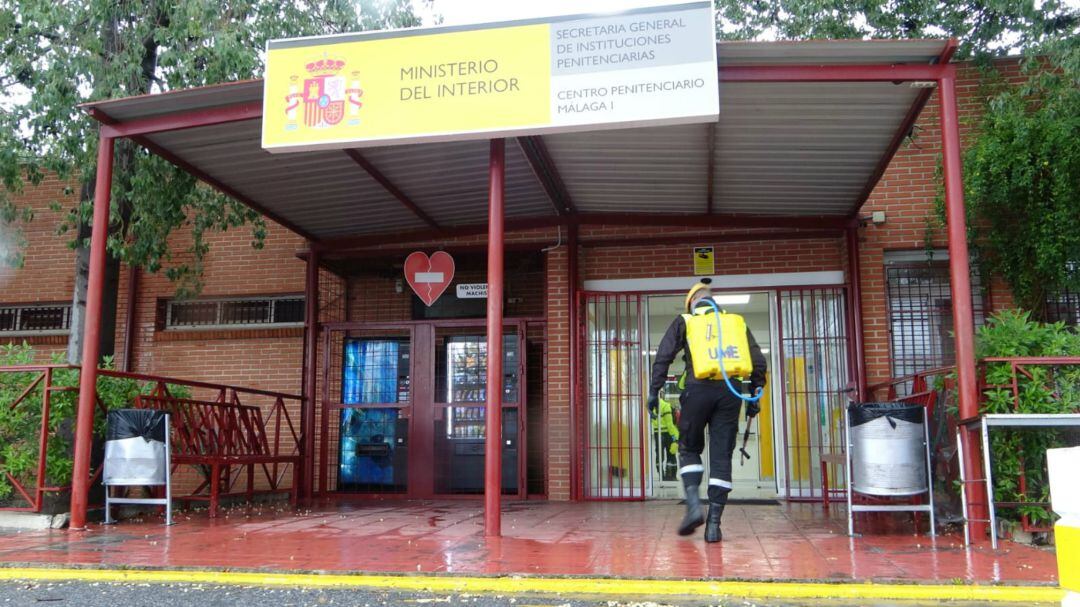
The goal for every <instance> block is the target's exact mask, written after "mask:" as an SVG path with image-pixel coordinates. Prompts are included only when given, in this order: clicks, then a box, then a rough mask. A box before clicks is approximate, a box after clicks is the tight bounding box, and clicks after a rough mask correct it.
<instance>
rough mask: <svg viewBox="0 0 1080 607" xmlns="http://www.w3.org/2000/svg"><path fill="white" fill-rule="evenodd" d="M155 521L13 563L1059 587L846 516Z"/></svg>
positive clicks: (526, 509)
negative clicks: (704, 522)
mask: <svg viewBox="0 0 1080 607" xmlns="http://www.w3.org/2000/svg"><path fill="white" fill-rule="evenodd" d="M226 514H227V516H222V517H220V518H218V519H210V518H208V517H207V516H206V513H205V512H202V511H195V512H189V513H181V514H178V515H177V516H176V520H177V521H178V524H176V525H175V526H173V527H165V526H163V525H162V524H161V522H160V518H158V517H156V516H153V517H147V518H145V519H143V520H141V521H127V522H123V523H121V524H119V525H116V526H111V527H105V526H102V525H91V528H90V529H89V530H88V531H85V532H70V531H62V530H61V531H41V532H21V533H19V532H14V531H0V562H7V563H29V564H64V565H95V566H100V565H105V566H134V567H164V568H174V567H213V568H221V567H228V568H238V569H255V570H290V571H339V572H340V571H345V572H360V571H363V572H405V573H416V572H421V573H455V574H466V575H468V574H480V575H489V574H529V575H586V576H619V577H650V578H688V579H702V578H713V579H756V580H826V581H847V580H875V581H885V580H895V581H924V582H937V583H1001V582H1005V583H1021V584H1030V583H1036V584H1055V583H1056V581H1057V565H1056V562H1055V556H1054V553H1053V551H1052V550H1046V549H1039V548H1033V547H1030V546H1021V545H1017V544H1011V543H1003V544H1002V548H1001V549H1000V550H998V551H996V552H995V551H992V550H991V549H990V547H989V544H987V543H984V544H983V545H980V546H978V547H977V548H972V549H966V548H964V546H963V545H962V542H961V541H960V538H959V536H957V535H947V536H942V537H938V538H937V539H936V540H935V539H931V538H928V537H926V536H924V535H916V534H914V533H913V532H912V529H911V528H910V527H911V526H910V525H899V526H894V527H893V528H892V529H891V530H890V532H889V533H888V534H883V535H866V536H864V537H861V538H856V539H852V538H849V537H847V535H846V518H845V516H844V514H843V511H842V510H841V509H838V508H834V510H833V512H832V513H825V512H823V510H822V508H821V506H820V505H811V504H785V505H746V506H742V505H733V506H730V507H729V509H728V512H727V514H726V515H725V518H724V542H723V543H721V544H711V545H707V544H705V543H704V542H703V541H702V539H701V535H700V533H699V534H698V535H697V536H696V537H689V538H683V537H679V536H677V535H676V533H675V528H676V526H677V524H678V521H679V518H680V516H681V509H680V507H679V506H678V505H677V504H676V503H675V502H663V501H654V502H641V503H597V502H586V503H565V502H522V503H511V504H507V505H506V509H505V515H504V519H503V533H504V537H502V538H499V539H485V538H484V536H483V527H482V526H483V517H482V507H481V504H480V503H478V502H473V501H445V502H400V503H392V502H383V503H377V502H367V503H362V504H361V503H358V504H353V505H340V504H338V505H327V506H325V507H322V508H320V509H318V510H316V511H302V512H299V513H298V512H294V511H293V510H291V509H288V508H287V507H286V506H285V505H284V504H279V505H265V506H260V507H251V508H246V507H245V508H237V509H233V510H230V511H227V513H226Z"/></svg>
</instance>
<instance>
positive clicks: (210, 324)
mask: <svg viewBox="0 0 1080 607" xmlns="http://www.w3.org/2000/svg"><path fill="white" fill-rule="evenodd" d="M303 323H304V297H303V296H299V295H283V296H277V297H242V298H231V299H211V300H195V301H180V300H173V301H170V302H169V303H168V306H167V310H166V319H165V327H166V328H170V329H174V328H193V327H194V328H229V327H248V326H252V325H262V326H268V325H269V326H297V325H302V324H303Z"/></svg>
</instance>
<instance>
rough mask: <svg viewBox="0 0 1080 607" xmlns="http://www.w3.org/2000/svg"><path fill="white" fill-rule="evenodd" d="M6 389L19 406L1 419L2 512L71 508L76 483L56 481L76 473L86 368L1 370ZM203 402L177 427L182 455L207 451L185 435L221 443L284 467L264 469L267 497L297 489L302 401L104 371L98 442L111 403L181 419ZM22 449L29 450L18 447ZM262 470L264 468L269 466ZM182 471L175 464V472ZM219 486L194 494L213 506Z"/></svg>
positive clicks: (224, 448)
mask: <svg viewBox="0 0 1080 607" xmlns="http://www.w3.org/2000/svg"><path fill="white" fill-rule="evenodd" d="M0 385H3V386H4V387H5V388H6V390H5V392H6V393H11V394H18V396H16V397H14V398H13V399H12V401H11V402H7V403H2V405H0V406H3V407H4V411H2V413H0V440H2V441H6V444H5V445H3V448H2V449H0V474H2V477H3V479H4V480H6V482H7V484H8V485H9V486H10V489H11V491H10V495H8V496H7V498H6V501H7V502H9V503H6V504H4V505H3V506H0V510H21V511H31V512H41V511H42V509H43V507H44V505H45V504H46V502H47V501H48V498H49V496H50V495H51V496H54V497H53V499H57V498H59V499H61V500H63V499H66V495H67V494H68V493H69V492H70V490H71V486H70V482H69V481H68V482H65V483H56V482H53V480H54V479H55V478H57V477H65V479H66V476H69V475H70V470H65V469H63V468H65V465H64V464H65V463H66V462H64V460H65V459H67V458H68V457H70V455H69V453H70V449H71V440H72V439H71V437H70V435H71V434H72V433H73V424H74V411H75V402H76V400H77V395H78V391H79V367H77V366H70V365H25V366H11V367H0ZM19 388H21V390H19ZM191 397H194V398H191ZM196 401H197V402H199V403H200V405H201V408H200V409H199V413H200V415H197V416H194V417H192V416H188V418H186V419H185V420H184V421H185V423H182V424H175V423H174V426H173V451H174V452H177V449H184V448H187V447H191V448H201V447H199V446H198V445H196V444H195V443H192V442H191V441H187V442H185V441H183V440H178V435H177V432H178V431H184V432H187V433H188V434H189V435H190V436H192V437H193V436H194V434H197V433H201V434H202V435H204V436H211V437H213V439H212V440H213V441H215V442H216V443H221V444H220V445H218V446H219V447H221V452H222V453H223V454H233V455H236V454H239V453H249V454H254V455H265V456H269V458H270V459H276V460H279V461H273V462H271V461H267V462H266V465H265V466H263V467H264V469H265V475H266V483H265V489H269V490H275V491H276V490H281V488H282V487H283V486H284V485H285V484H286V481H288V482H289V483H292V484H295V480H294V479H295V474H294V472H295V470H296V469H297V468H298V467H302V466H299V465H298V464H297V463H296V462H299V461H300V457H301V453H300V444H301V437H300V434H299V432H298V430H297V428H296V426H295V425H294V423H293V419H298V417H297V416H298V415H299V409H300V405H301V403H302V397H300V396H298V395H293V394H285V393H281V392H272V391H268V390H258V389H252V388H243V387H239V386H230V385H225V384H215V383H209V382H199V381H189V380H183V379H176V378H169V377H161V376H156V375H145V374H139V373H122V372H119V371H109V370H101V371H100V376H99V380H98V394H97V407H98V411H97V413H98V415H97V416H96V417H95V434H100V431H101V430H103V429H104V421H105V413H106V411H107V404H106V403H107V402H109V403H113V404H114V405H119V406H124V407H153V408H166V409H168V410H170V412H172V413H173V414H174V417H175V416H176V414H177V413H180V410H179V409H180V408H183V406H182V405H183V403H184V402H196ZM174 409H176V411H174ZM233 414H235V415H233ZM226 418H228V419H226ZM234 418H235V419H234ZM241 418H242V419H241ZM229 419H234V421H235V422H236V423H229V421H228V420H229ZM69 420H70V423H68V421H69ZM219 422H220V423H219ZM31 430H32V431H33V432H31ZM31 433H32V434H34V435H35V439H36V442H37V444H36V449H34V448H33V447H34V446H33V445H29V444H28V443H26V441H27V440H28V439H27V437H28V436H29V435H30V434H31ZM20 441H21V442H23V443H24V444H21V445H20V444H17V443H19V442H20ZM185 445H187V447H185ZM203 446H205V445H203ZM31 452H32V454H31ZM189 455H191V454H189ZM31 457H32V459H33V462H32V463H33V466H28V465H27V459H28V458H31ZM256 463H259V464H260V465H261V464H262V463H263V462H256ZM179 465H180V464H179V463H178V462H176V461H175V460H174V462H173V467H174V470H175V469H176V467H177V466H179ZM236 468H237V470H235V471H234V472H233V474H230V470H229V468H228V466H226V467H225V477H224V478H223V479H219V480H224V481H225V487H226V490H228V487H230V486H231V485H232V483H233V481H235V480H236V478H237V476H238V475H239V474H240V473H241V472H242V468H243V466H236ZM65 473H66V474H65ZM92 473H93V481H92V484H93V483H96V482H97V481H98V479H99V478H100V475H101V470H100V464H99V463H98V462H95V468H94V470H93V471H92ZM211 478H212V477H211V476H210V475H208V474H203V478H202V479H201V480H202V482H201V483H200V482H199V480H200V479H194V484H192V487H193V488H194V491H193V494H202V493H205V494H206V496H205V498H197V499H209V498H210V495H209V493H210V491H209V485H210V484H211ZM248 479H249V485H248V490H247V491H246V493H247V494H249V495H250V494H252V493H254V491H253V489H254V483H253V479H252V478H251V470H250V468H249V476H248ZM178 481H179V482H180V483H189V484H190V483H192V481H190V480H188V479H184V478H183V477H180V478H179V479H178V478H177V477H176V476H174V477H173V484H174V485H176V484H177V482H178Z"/></svg>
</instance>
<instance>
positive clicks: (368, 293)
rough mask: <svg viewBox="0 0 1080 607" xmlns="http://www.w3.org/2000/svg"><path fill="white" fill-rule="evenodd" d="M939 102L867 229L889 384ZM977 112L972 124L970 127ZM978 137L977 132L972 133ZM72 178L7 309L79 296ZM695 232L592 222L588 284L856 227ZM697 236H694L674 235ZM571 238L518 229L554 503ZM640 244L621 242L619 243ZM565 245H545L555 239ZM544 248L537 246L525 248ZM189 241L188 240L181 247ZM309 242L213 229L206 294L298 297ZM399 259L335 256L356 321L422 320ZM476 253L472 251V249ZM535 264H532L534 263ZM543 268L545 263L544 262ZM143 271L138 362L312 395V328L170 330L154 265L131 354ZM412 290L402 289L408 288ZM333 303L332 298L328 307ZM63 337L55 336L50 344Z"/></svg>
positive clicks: (831, 251)
mask: <svg viewBox="0 0 1080 607" xmlns="http://www.w3.org/2000/svg"><path fill="white" fill-rule="evenodd" d="M961 75H962V77H961V79H960V81H959V82H958V92H959V95H960V98H961V101H962V108H961V111H962V113H963V114H964V116H965V117H967V118H969V119H970V118H972V117H973V116H974V115H975V113H976V111H977V109H978V107H979V99H978V92H979V85H980V83H979V80H978V78H977V75H976V74H975V73H974V72H973V71H971V70H964V71H962V72H961ZM936 99H937V97H936V95H934V96H933V97H932V98H931V101H930V103H929V105H928V106H927V108H926V110H924V112H923V114H922V116H921V118H920V119H919V121H918V126H917V128H916V130H915V134H916V137H915V138H914V140H913V141H911V142H908V143H905V144H904V146H903V147H902V148H901V150H900V152H899V153H898V154H897V155H896V157H895V158H894V159H893V161H892V163H891V164H890V165H889V167H888V169H887V171H886V172H885V174H884V175H883V177H882V179H881V181H880V182H879V184H878V186H877V187H876V188H875V189H874V191H873V193H872V195H871V196H870V198H869V200H868V202H867V204H866V205H865V206H864V207H863V210H862V213H863V215H867V216H868V215H870V213H871V212H873V211H883V212H884V213H885V215H886V221H885V223H883V224H880V225H874V224H870V225H868V226H867V227H865V228H863V229H861V230H860V231H859V235H860V243H861V244H860V263H861V268H862V273H861V275H860V276H859V280H860V283H861V287H862V292H863V301H862V306H863V331H864V335H865V339H864V341H865V353H866V362H867V372H868V376H869V381H870V383H874V382H877V381H882V380H885V379H888V376H889V368H890V367H889V330H888V320H887V315H886V291H885V278H884V261H883V260H884V255H885V253H886V252H887V251H895V250H921V249H923V248H925V247H926V246H927V242H929V243H930V244H931V245H932V246H934V247H939V248H945V246H946V242H945V240H944V231H943V229H941V228H937V229H936V230H932V229H929V228H928V226H930V225H932V224H935V222H933V221H931V219H932V218H933V216H934V214H935V210H934V199H935V197H936V195H937V181H936V172H937V164H938V158H939V151H940V142H939V137H938V122H937V120H938V114H937V105H936V103H937V101H936ZM969 123H970V121H969V120H968V121H965V122H964V124H965V128H970V124H969ZM965 132H966V131H965ZM60 187H61V184H60V183H58V182H56V181H49V182H46V183H44V184H42V185H41V186H40V187H38V188H32V189H28V190H27V191H26V192H25V193H24V194H23V195H22V200H23V202H24V203H25V204H30V205H31V206H33V207H34V208H35V209H37V211H38V213H37V215H38V217H37V219H35V221H34V222H33V223H31V224H29V225H28V226H25V227H24V234H25V236H26V239H27V240H28V241H29V243H30V246H29V247H28V248H27V260H26V265H25V267H24V268H22V269H20V270H12V269H0V280H3V284H4V287H5V292H4V295H3V301H2V302H0V303H3V304H20V303H35V302H52V301H68V300H70V298H71V289H72V283H73V281H72V271H73V258H74V256H73V253H72V252H71V251H70V249H68V248H67V247H66V246H65V243H64V239H63V238H60V237H57V236H55V235H54V234H53V228H54V226H55V224H56V222H57V220H58V219H59V218H58V217H56V216H55V214H53V213H51V212H49V211H47V203H48V201H49V200H50V199H51V197H52V196H54V195H55V193H56V192H57V191H58V190H59V189H60ZM704 234H706V235H703V232H702V231H701V230H691V229H684V228H645V227H635V228H629V227H628V228H613V227H583V228H582V229H581V234H580V239H581V243H582V246H581V249H580V253H579V258H578V264H579V275H580V278H581V280H582V281H585V280H596V279H613V278H659V277H679V276H690V275H692V274H693V267H692V258H691V254H690V247H691V246H694V245H712V246H714V247H715V248H716V259H717V274H721V275H736V274H765V273H776V272H810V271H843V270H846V266H847V263H846V255H847V253H846V249H845V244H844V238H843V235H842V234H840V233H837V234H836V236H835V237H820V236H815V237H810V238H807V237H795V238H788V239H776V238H775V237H768V238H763V239H762V240H757V241H751V240H746V233H740V234H739V236H740V240H739V241H737V242H731V241H730V240H728V239H726V238H725V235H724V233H722V232H719V231H715V230H711V231H707V232H705V233H704ZM678 236H685V237H686V239H685V242H682V243H678V244H676V243H673V242H672V241H671V238H673V237H678ZM565 237H566V234H565V233H560V232H559V231H558V230H556V229H555V228H544V229H535V230H530V231H522V232H515V233H512V234H508V237H507V241H508V244H509V246H510V251H509V252H508V262H507V270H508V283H507V297H508V298H509V303H508V304H507V307H506V314H507V315H508V316H516V317H533V318H538V317H539V318H543V319H544V320H545V321H546V322H545V325H544V326H545V331H546V352H547V360H546V364H545V365H544V373H545V375H544V379H545V382H544V383H545V386H546V405H545V407H546V410H545V420H544V421H545V424H544V427H545V434H546V437H545V440H546V449H545V452H546V458H547V469H546V472H547V474H546V493H547V495H548V497H549V498H550V499H568V498H569V497H570V491H571V487H570V462H571V450H572V445H571V433H570V425H571V424H570V417H571V416H570V404H569V403H570V389H571V378H570V325H569V318H568V315H569V301H568V292H569V285H568V278H567V276H568V266H569V259H568V256H567V248H566V246H565ZM656 237H660V238H663V239H664V240H663V241H662V242H663V243H662V244H641V243H642V242H643V239H647V238H656ZM616 238H624V239H627V240H628V242H630V243H631V244H630V245H626V244H622V245H620V244H613V243H612V242H611V240H612V239H616ZM484 240H485V239H484V237H483V236H475V237H469V238H461V239H455V240H453V241H450V242H440V243H437V244H433V243H417V244H416V248H419V249H422V250H427V251H432V250H434V249H436V248H438V247H442V246H446V247H469V249H468V250H469V255H468V257H469V259H470V261H469V262H468V263H462V264H460V269H459V272H458V281H459V282H483V280H484V269H483V264H482V263H478V262H477V260H478V259H479V260H482V254H483V253H482V248H479V247H478V246H477V245H482V244H483V243H484ZM560 242H561V243H562V245H561V246H557V247H555V248H550V250H547V251H545V252H540V251H539V250H540V249H541V248H542V247H552V246H554V245H556V244H557V243H560ZM527 243H531V245H532V246H531V249H532V251H531V252H527V253H523V252H521V251H519V250H518V249H515V248H514V247H521V248H524V247H522V245H524V244H527ZM178 244H180V245H181V246H182V243H178ZM302 248H304V242H303V241H302V239H300V238H299V237H297V236H295V235H293V234H291V233H289V232H288V231H287V230H285V229H284V228H281V227H278V226H276V225H273V226H272V227H271V229H270V232H269V236H268V238H267V243H266V248H264V249H262V250H255V249H253V248H252V247H251V246H250V235H249V234H248V233H247V232H246V231H244V230H239V231H233V232H229V233H226V234H220V235H216V236H213V237H212V244H211V253H210V255H209V257H208V259H207V262H206V268H205V274H204V281H205V288H204V291H203V295H204V296H245V295H280V294H298V293H302V292H303V290H304V269H305V264H304V262H303V261H302V260H300V259H298V258H297V252H298V250H300V249H302ZM384 248H385V249H387V251H388V252H387V254H386V255H385V256H381V257H372V255H371V254H370V253H366V254H365V255H366V257H364V258H358V259H354V260H352V261H348V262H342V261H340V260H335V261H334V264H336V265H335V267H338V268H340V267H342V266H341V264H342V263H346V265H347V267H348V274H349V279H348V281H347V287H346V290H347V293H346V296H345V301H346V302H347V304H346V305H345V307H344V310H343V314H344V318H337V319H338V320H349V321H359V322H394V321H405V320H411V319H412V313H413V312H412V303H411V296H410V295H409V293H408V287H407V286H405V287H404V288H400V285H399V284H397V282H398V279H397V278H396V276H400V262H401V260H402V259H403V258H404V255H403V254H401V252H402V251H405V250H407V249H408V248H409V247H408V246H407V245H404V244H397V245H394V247H389V246H387V247H384ZM530 255H531V256H542V257H539V262H538V263H537V264H534V265H532V266H529V268H530V269H529V270H527V271H518V270H517V268H516V267H515V265H514V263H515V260H519V259H524V258H527V257H528V256H530ZM463 259H464V258H463ZM523 267H524V266H523ZM537 268H539V269H537ZM129 279H130V275H129V273H128V272H127V271H126V270H125V272H124V273H123V277H122V280H121V297H120V302H121V310H120V313H119V315H118V317H119V321H118V324H119V327H118V332H117V352H118V354H117V359H118V360H122V359H124V358H125V357H126V358H127V359H128V360H129V361H130V368H131V370H133V371H139V372H146V373H154V374H163V375H169V376H176V377H183V378H188V379H199V380H208V381H216V382H226V383H231V384H238V385H246V386H251V387H257V388H265V389H270V390H279V391H284V392H289V393H299V392H300V391H301V386H302V379H301V369H302V363H301V361H302V357H303V330H302V329H300V328H286V329H248V330H231V331H214V332H206V331H194V330H188V331H177V330H168V331H166V330H163V327H162V309H163V302H165V301H166V300H167V299H169V298H170V297H172V295H173V293H174V286H173V285H171V284H169V282H168V281H167V280H166V279H165V278H164V277H163V276H161V275H152V274H142V275H141V276H140V278H139V286H138V289H137V296H136V297H135V302H136V306H137V308H136V313H135V321H134V327H135V332H136V333H135V338H134V340H133V349H132V352H130V353H126V352H123V344H124V343H125V336H126V335H125V334H126V326H127V324H126V321H125V319H127V318H128V311H127V309H126V308H127V304H126V301H127V297H126V293H127V291H128V288H129V286H130V285H129ZM399 291H400V292H399ZM991 293H992V294H993V301H992V307H1002V306H1005V305H1008V303H1009V298H1008V296H1007V293H1005V292H1004V289H1002V288H1001V285H1000V284H997V283H994V284H993V285H992V288H991ZM324 304H325V302H324ZM49 339H53V342H51V343H50V342H49ZM41 343H42V350H43V353H44V352H48V351H49V350H51V349H63V347H64V342H63V339H59V340H57V339H54V338H42V341H41Z"/></svg>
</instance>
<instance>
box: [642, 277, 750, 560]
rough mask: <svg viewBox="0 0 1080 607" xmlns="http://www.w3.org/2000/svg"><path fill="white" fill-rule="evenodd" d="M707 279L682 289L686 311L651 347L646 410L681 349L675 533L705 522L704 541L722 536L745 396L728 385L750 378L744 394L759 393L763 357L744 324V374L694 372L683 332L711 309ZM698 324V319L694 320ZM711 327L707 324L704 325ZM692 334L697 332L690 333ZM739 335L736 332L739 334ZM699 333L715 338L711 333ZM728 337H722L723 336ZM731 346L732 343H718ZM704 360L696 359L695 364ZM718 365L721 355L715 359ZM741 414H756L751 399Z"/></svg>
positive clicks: (653, 410)
mask: <svg viewBox="0 0 1080 607" xmlns="http://www.w3.org/2000/svg"><path fill="white" fill-rule="evenodd" d="M709 285H710V280H709V279H704V280H702V281H701V282H699V283H697V284H695V285H694V286H693V287H691V289H690V291H689V292H688V293H687V294H686V314H682V315H679V316H677V317H675V319H674V320H673V321H672V322H671V325H670V326H669V327H668V330H667V332H666V333H665V334H664V338H663V340H661V342H660V346H659V347H658V348H657V350H656V358H655V360H654V362H653V367H652V377H651V381H650V383H649V404H648V406H649V414H650V415H652V416H656V415H657V413H658V410H659V406H660V389H661V388H662V387H663V385H664V383H665V381H666V380H667V373H668V368H669V367H670V366H671V363H672V362H673V361H674V360H675V356H676V355H678V353H679V352H680V351H681V352H683V360H684V361H685V362H686V389H685V391H684V392H683V393H682V396H681V397H680V401H681V406H682V412H681V414H680V416H679V476H681V477H682V481H683V489H684V491H685V492H686V514H685V516H684V517H683V520H682V522H681V523H680V524H679V535H690V534H692V533H693V532H694V531H695V530H696V529H697V528H698V527H700V526H701V525H702V524H705V541H706V542H718V541H720V540H721V539H722V534H721V532H720V520H721V518H722V517H723V514H724V507H725V505H726V504H727V500H728V494H729V493H730V492H731V489H732V484H731V458H732V455H733V454H734V451H735V443H736V439H737V436H738V424H739V412H740V409H741V408H742V404H743V402H744V400H743V399H742V398H740V397H739V395H738V394H737V393H735V392H734V391H733V390H732V387H731V386H732V384H733V383H734V384H735V385H738V383H741V381H743V380H748V381H749V384H750V391H749V394H752V395H753V394H759V393H760V390H762V389H763V388H764V386H765V371H766V362H765V356H764V355H762V353H761V348H759V347H758V345H757V342H756V341H755V340H754V336H753V335H752V334H751V333H750V330H749V329H746V343H747V345H748V350H749V358H750V362H751V363H752V370H751V371H750V373H749V377H739V378H736V377H732V378H730V379H731V381H730V382H729V381H728V380H727V379H726V378H725V377H700V375H703V374H702V373H696V372H695V366H694V360H693V358H692V355H691V349H692V348H691V347H690V345H689V342H688V337H687V326H688V324H689V323H688V320H689V319H691V318H692V316H694V315H702V314H713V313H714V310H715V303H714V302H713V301H712V291H711V290H710V287H709ZM694 326H698V323H694ZM713 326H716V325H715V324H714V325H713ZM706 330H707V331H711V329H706ZM693 337H694V338H695V339H697V336H693ZM739 337H741V336H739ZM701 339H715V338H714V337H713V336H712V335H709V336H701ZM725 341H727V340H725ZM721 347H722V348H728V349H730V348H731V346H721ZM713 351H714V352H716V359H721V358H724V357H727V356H728V354H730V352H721V351H716V350H713ZM703 362H704V361H699V367H698V368H700V366H701V363H703ZM717 362H719V363H720V364H721V365H722V364H723V361H720V360H717ZM746 405H747V409H746V417H747V420H748V422H747V423H749V419H750V418H752V417H754V416H755V415H757V413H758V411H759V406H758V403H757V402H756V401H746ZM706 428H708V432H709V489H708V495H709V511H708V516H707V517H706V515H705V513H704V512H703V509H702V505H701V498H700V493H699V492H700V487H701V482H702V480H703V479H704V476H705V466H704V465H703V463H702V460H701V454H702V453H703V452H704V450H705V430H706Z"/></svg>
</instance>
